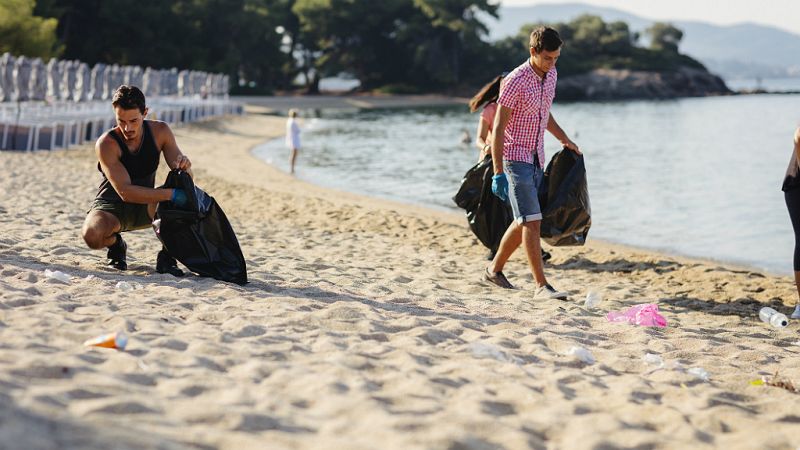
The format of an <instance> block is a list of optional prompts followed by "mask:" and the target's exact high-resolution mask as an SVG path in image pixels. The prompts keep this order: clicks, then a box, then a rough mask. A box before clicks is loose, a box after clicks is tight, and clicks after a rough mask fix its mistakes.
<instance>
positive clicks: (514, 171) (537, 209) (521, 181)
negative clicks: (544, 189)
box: [503, 161, 544, 223]
mask: <svg viewBox="0 0 800 450" xmlns="http://www.w3.org/2000/svg"><path fill="white" fill-rule="evenodd" d="M503 166H504V170H505V173H506V179H507V180H508V200H509V201H510V202H511V210H512V211H513V212H514V220H515V221H516V222H517V223H525V222H533V221H536V220H542V208H541V206H540V205H539V188H540V186H541V185H542V180H543V179H544V171H542V168H541V167H539V166H537V165H534V164H529V163H523V162H518V161H503Z"/></svg>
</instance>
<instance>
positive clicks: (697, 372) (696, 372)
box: [686, 367, 710, 381]
mask: <svg viewBox="0 0 800 450" xmlns="http://www.w3.org/2000/svg"><path fill="white" fill-rule="evenodd" d="M686 373H688V374H689V375H691V376H693V377H695V378H697V379H698V380H703V381H708V380H709V378H710V375H709V374H708V372H706V370H705V369H703V368H702V367H692V368H691V369H689V370H687V371H686Z"/></svg>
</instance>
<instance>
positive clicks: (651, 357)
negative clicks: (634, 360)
mask: <svg viewBox="0 0 800 450" xmlns="http://www.w3.org/2000/svg"><path fill="white" fill-rule="evenodd" d="M642 359H643V360H644V362H645V363H647V364H649V365H651V366H657V367H664V360H663V359H662V358H661V356H659V355H655V354H653V353H645V354H644V357H643V358H642Z"/></svg>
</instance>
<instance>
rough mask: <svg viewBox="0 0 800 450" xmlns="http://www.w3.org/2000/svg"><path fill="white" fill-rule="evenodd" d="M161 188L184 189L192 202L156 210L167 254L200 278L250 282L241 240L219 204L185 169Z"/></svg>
mask: <svg viewBox="0 0 800 450" xmlns="http://www.w3.org/2000/svg"><path fill="white" fill-rule="evenodd" d="M161 187H165V188H177V189H183V191H184V192H185V193H186V197H187V198H188V200H189V201H188V202H187V205H186V206H183V207H178V206H177V205H175V204H174V203H172V202H170V201H166V202H160V203H159V204H158V207H156V213H155V217H154V220H153V229H154V230H155V232H156V235H157V236H158V238H159V239H160V240H161V243H163V244H164V247H166V248H167V251H169V253H170V254H171V255H172V256H173V257H174V258H175V259H177V260H178V261H180V262H181V263H182V264H183V265H184V266H186V267H187V268H189V270H191V271H192V272H194V273H196V274H198V275H200V276H204V277H212V278H216V279H217V280H222V281H228V282H232V283H237V284H245V283H247V268H246V267H245V261H244V256H243V255H242V250H241V248H240V247H239V241H238V240H237V239H236V234H235V233H234V232H233V228H231V224H230V222H228V218H227V217H225V213H224V212H222V208H220V207H219V205H218V204H217V201H216V200H214V198H213V197H211V196H210V195H208V194H206V193H205V192H204V191H203V190H202V189H200V188H198V187H196V186H195V185H194V182H193V181H192V177H190V176H189V174H188V173H186V172H184V171H182V170H178V169H175V170H173V171H171V172H170V173H169V174H168V175H167V181H166V182H165V183H164V185H163V186H161Z"/></svg>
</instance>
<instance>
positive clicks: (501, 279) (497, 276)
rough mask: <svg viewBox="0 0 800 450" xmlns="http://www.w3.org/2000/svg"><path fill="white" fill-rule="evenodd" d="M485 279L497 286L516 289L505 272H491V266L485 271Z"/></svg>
mask: <svg viewBox="0 0 800 450" xmlns="http://www.w3.org/2000/svg"><path fill="white" fill-rule="evenodd" d="M483 279H484V280H486V281H488V282H489V283H492V284H494V285H495V286H500V287H501V288H503V289H514V285H512V284H511V283H509V282H508V280H507V279H506V276H505V275H503V272H494V273H492V272H489V268H488V267H487V268H486V270H484V271H483Z"/></svg>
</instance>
